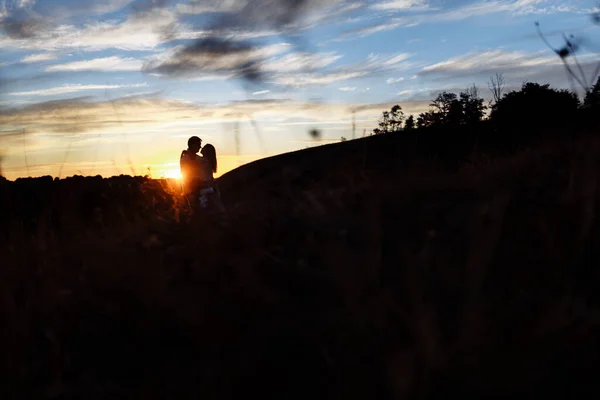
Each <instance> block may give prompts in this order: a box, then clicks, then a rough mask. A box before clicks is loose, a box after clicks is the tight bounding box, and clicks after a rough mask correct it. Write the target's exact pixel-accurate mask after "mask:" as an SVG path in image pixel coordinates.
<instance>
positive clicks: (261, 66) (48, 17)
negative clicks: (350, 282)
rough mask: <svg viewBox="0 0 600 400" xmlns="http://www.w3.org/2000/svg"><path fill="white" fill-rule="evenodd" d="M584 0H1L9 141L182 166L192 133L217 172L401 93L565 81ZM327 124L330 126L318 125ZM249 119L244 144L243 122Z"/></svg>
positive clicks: (4, 143) (13, 166) (88, 167)
mask: <svg viewBox="0 0 600 400" xmlns="http://www.w3.org/2000/svg"><path fill="white" fill-rule="evenodd" d="M594 12H598V9H597V4H596V3H595V2H594V1H588V0H570V1H569V0H567V1H555V0H468V1H462V0H459V1H456V0H371V1H339V0H320V1H319V0H220V1H217V0H180V1H177V0H88V1H85V2H84V1H80V0H0V153H1V154H2V155H3V160H2V172H3V174H4V175H5V176H7V177H8V178H9V179H14V178H16V177H18V176H28V175H31V176H39V175H53V176H62V177H64V176H68V175H73V174H83V175H94V174H102V175H113V174H120V173H127V174H131V173H136V174H145V173H148V172H150V173H151V174H152V175H154V176H161V175H167V176H170V175H172V174H173V173H174V172H175V171H176V170H177V161H178V156H179V152H180V151H181V150H182V149H183V148H184V147H185V142H186V139H187V137H189V136H190V135H198V136H200V137H202V138H203V139H204V141H205V142H210V143H213V144H214V145H215V146H216V147H217V150H218V153H219V156H220V163H221V166H222V168H221V171H219V172H220V173H223V172H226V171H227V170H229V169H231V168H235V167H236V166H238V165H240V164H243V163H245V162H248V161H252V160H254V159H257V158H261V157H265V156H268V155H273V154H278V153H281V152H285V151H291V150H297V149H302V148H305V147H309V146H315V145H320V144H323V143H329V142H333V141H339V140H340V138H341V137H342V136H344V137H346V138H351V137H352V115H353V112H354V118H355V121H356V131H355V132H356V136H362V134H363V132H365V131H366V132H367V133H368V132H369V131H370V130H372V129H373V128H375V127H376V122H377V118H378V116H379V115H380V114H381V111H383V110H384V109H386V108H389V107H391V105H393V104H396V103H398V104H400V105H401V106H402V107H403V109H404V111H405V113H407V114H408V113H415V114H416V113H419V112H422V111H424V110H426V109H427V105H428V100H429V99H431V98H432V97H435V94H436V93H437V92H439V91H441V90H451V91H460V90H462V89H464V88H466V87H468V86H470V85H472V84H476V85H478V86H479V88H480V92H481V94H482V96H484V97H489V91H488V89H487V81H488V80H489V77H490V76H491V75H494V74H495V73H503V74H504V77H505V79H506V83H507V86H508V88H509V89H510V88H517V87H519V86H520V85H521V83H522V82H524V81H537V82H544V83H551V84H552V85H553V86H556V87H565V88H567V87H570V84H569V81H568V79H567V75H566V73H565V71H564V69H563V67H562V65H561V62H560V59H558V57H556V56H555V55H554V54H553V53H552V51H551V50H550V49H549V48H548V47H547V46H546V45H545V44H544V43H543V41H542V40H541V39H540V38H539V36H537V34H536V30H535V26H534V22H536V21H539V22H540V23H541V28H542V30H543V31H544V32H545V33H546V34H547V38H548V40H549V41H550V42H551V43H552V44H553V45H554V46H556V47H559V46H560V45H561V44H562V39H561V35H562V34H563V33H565V34H569V35H570V34H573V35H575V37H576V38H577V40H580V41H581V44H582V47H581V51H580V53H579V54H578V57H579V60H580V62H581V63H582V65H583V68H584V70H585V72H586V73H587V74H588V75H590V74H591V71H592V70H593V69H594V68H595V66H596V64H595V63H596V62H598V61H597V60H598V53H599V52H600V27H599V26H597V25H594V24H593V21H592V19H591V18H590V15H591V14H592V13H594ZM312 128H318V129H320V130H321V131H322V133H323V134H322V136H321V138H320V140H315V139H313V138H312V137H311V136H310V135H308V131H309V130H310V129H312ZM236 129H237V130H238V132H239V136H238V137H239V140H238V142H237V143H236V139H235V134H234V132H235V131H236Z"/></svg>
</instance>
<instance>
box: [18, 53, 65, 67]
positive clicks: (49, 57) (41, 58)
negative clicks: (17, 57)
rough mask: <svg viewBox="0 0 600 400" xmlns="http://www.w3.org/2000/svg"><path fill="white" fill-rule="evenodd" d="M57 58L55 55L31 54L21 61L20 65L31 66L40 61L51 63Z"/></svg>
mask: <svg viewBox="0 0 600 400" xmlns="http://www.w3.org/2000/svg"><path fill="white" fill-rule="evenodd" d="M57 57H58V55H57V54H56V53H37V54H31V55H28V56H26V57H23V58H22V59H21V62H22V63H25V64H31V63H36V62H42V61H51V60H55V59H56V58H57Z"/></svg>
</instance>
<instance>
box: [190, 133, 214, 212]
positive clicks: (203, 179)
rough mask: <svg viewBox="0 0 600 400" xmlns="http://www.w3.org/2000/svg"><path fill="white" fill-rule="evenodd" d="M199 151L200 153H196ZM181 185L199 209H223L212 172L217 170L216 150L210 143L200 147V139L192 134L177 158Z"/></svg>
mask: <svg viewBox="0 0 600 400" xmlns="http://www.w3.org/2000/svg"><path fill="white" fill-rule="evenodd" d="M200 149H202V150H200ZM198 152H200V154H201V155H198ZM179 165H180V167H181V176H182V178H183V187H184V191H185V194H186V196H187V197H188V200H191V201H192V203H193V204H194V206H198V207H199V208H201V209H211V210H214V211H220V212H222V211H224V207H223V203H222V202H221V195H220V193H219V189H218V188H217V185H216V182H215V179H214V177H213V173H216V172H217V152H216V150H215V147H214V146H213V145H212V144H206V145H205V146H204V147H202V140H201V139H200V138H199V137H198V136H192V137H191V138H189V140H188V148H187V150H184V151H182V152H181V157H180V159H179Z"/></svg>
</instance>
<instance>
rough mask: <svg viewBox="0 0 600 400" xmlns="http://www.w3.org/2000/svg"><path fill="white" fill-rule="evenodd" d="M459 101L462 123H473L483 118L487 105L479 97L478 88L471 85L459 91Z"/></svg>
mask: <svg viewBox="0 0 600 400" xmlns="http://www.w3.org/2000/svg"><path fill="white" fill-rule="evenodd" d="M460 103H461V105H462V112H463V115H462V121H461V122H462V123H463V124H465V125H468V124H475V123H477V122H479V121H481V120H482V119H483V116H484V115H485V110H486V109H487V107H486V106H485V105H484V104H483V99H482V98H481V97H479V89H477V86H475V85H473V86H471V87H470V88H468V89H466V90H465V91H464V92H461V93H460Z"/></svg>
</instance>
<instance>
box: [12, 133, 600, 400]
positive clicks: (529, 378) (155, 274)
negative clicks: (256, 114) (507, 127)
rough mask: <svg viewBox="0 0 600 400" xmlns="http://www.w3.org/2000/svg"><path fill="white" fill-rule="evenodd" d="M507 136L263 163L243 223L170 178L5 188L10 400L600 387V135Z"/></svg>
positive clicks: (245, 177)
mask: <svg viewBox="0 0 600 400" xmlns="http://www.w3.org/2000/svg"><path fill="white" fill-rule="evenodd" d="M485 132H489V131H488V130H487V128H485V129H484V132H482V131H478V130H473V131H470V132H462V136H460V138H463V139H464V140H457V137H456V136H455V137H452V136H451V135H449V134H448V132H447V131H442V130H435V131H434V130H431V131H428V132H427V133H425V134H424V135H417V134H406V135H402V134H397V135H382V136H376V137H375V136H374V137H368V138H365V139H360V140H355V141H348V142H344V143H339V144H333V145H327V146H321V147H317V148H311V149H308V150H303V151H299V152H294V153H289V154H285V155H281V156H277V157H272V158H269V159H265V160H260V161H257V162H254V163H252V164H248V165H246V166H243V167H241V168H239V169H237V170H235V171H232V172H230V173H228V174H225V175H224V176H223V177H221V178H220V180H219V185H220V188H221V190H222V195H223V200H224V201H225V203H226V205H227V207H228V211H229V213H228V217H227V220H226V221H221V220H214V219H212V218H209V217H205V216H202V215H190V214H189V213H188V211H187V209H186V205H185V203H184V202H183V201H182V199H181V198H180V197H179V196H178V193H177V190H176V185H173V183H172V182H170V181H158V180H150V179H145V178H130V177H116V178H111V179H101V178H70V179H66V180H52V179H50V178H47V179H34V180H19V181H16V182H0V204H1V205H2V208H1V211H0V223H1V224H2V227H3V228H2V241H1V243H0V254H2V259H3V263H2V267H1V268H0V294H1V296H2V297H1V298H0V299H1V300H0V304H1V309H0V326H3V327H5V328H4V329H3V330H2V331H1V333H0V334H1V335H2V336H1V340H0V353H2V354H3V357H2V359H1V361H0V376H2V377H3V378H2V381H0V396H2V398H6V399H13V398H14V399H17V398H19V399H20V398H55V399H56V398H60V399H67V398H69V399H70V398H73V399H75V398H89V399H96V398H98V399H103V398H144V399H155V398H156V399H159V398H177V399H180V398H181V399H186V398H198V397H202V398H215V399H216V398H219V399H222V398H240V397H249V396H259V397H261V398H277V399H281V398H291V399H294V398H298V399H300V398H302V399H305V398H309V397H310V398H343V399H364V398H377V399H396V398H424V399H435V398H447V397H449V396H450V395H455V396H461V397H462V398H482V397H483V398H506V397H510V398H531V397H541V396H549V395H556V394H558V395H562V396H567V395H568V396H571V397H584V396H585V397H587V396H589V395H590V393H592V394H596V393H597V392H598V389H600V387H599V384H598V381H597V379H596V371H597V368H598V365H599V361H600V353H599V352H598V348H599V347H598V344H599V343H598V338H599V337H600V336H599V335H598V333H599V324H600V320H599V318H598V314H597V310H598V308H599V306H600V302H599V300H600V299H599V298H598V293H599V291H598V289H599V285H600V275H599V271H598V268H597V260H598V259H599V258H598V256H599V254H598V249H600V243H598V240H599V238H600V235H599V233H600V232H598V230H599V228H600V224H599V223H598V221H597V218H596V213H597V210H598V206H599V205H600V197H599V196H598V191H597V188H598V187H599V183H600V177H599V176H598V171H599V170H600V169H599V167H600V165H598V164H599V162H600V161H599V160H600V157H599V156H600V140H599V139H598V138H597V137H595V136H592V135H586V136H583V135H582V136H578V137H576V138H575V137H562V138H559V139H556V140H548V141H546V142H544V143H541V142H539V143H537V144H536V145H535V146H529V147H527V148H522V149H515V148H512V149H506V150H502V151H500V150H498V151H495V152H494V153H490V152H489V151H486V150H485V149H486V146H491V145H489V143H491V142H490V141H491V140H492V139H490V138H485V139H481V138H482V135H483V134H485ZM567 136H568V135H567ZM434 139H435V140H434ZM482 149H483V150H482Z"/></svg>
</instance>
